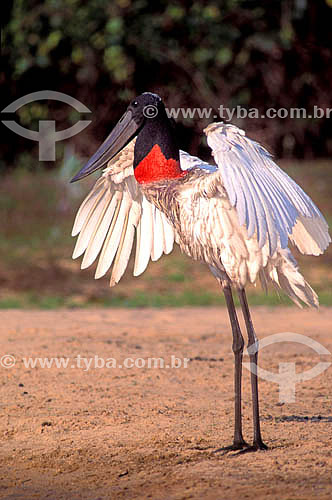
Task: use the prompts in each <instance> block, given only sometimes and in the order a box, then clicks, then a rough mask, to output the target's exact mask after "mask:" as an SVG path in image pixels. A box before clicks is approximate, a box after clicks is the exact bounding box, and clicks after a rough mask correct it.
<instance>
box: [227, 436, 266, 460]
mask: <svg viewBox="0 0 332 500" xmlns="http://www.w3.org/2000/svg"><path fill="white" fill-rule="evenodd" d="M268 449H269V448H268V446H266V444H265V443H263V441H262V440H261V439H260V440H258V441H254V442H253V444H252V445H250V446H247V447H246V448H244V449H242V450H239V451H238V452H237V453H235V454H234V456H237V455H244V454H245V453H250V452H253V451H258V450H263V451H265V450H268Z"/></svg>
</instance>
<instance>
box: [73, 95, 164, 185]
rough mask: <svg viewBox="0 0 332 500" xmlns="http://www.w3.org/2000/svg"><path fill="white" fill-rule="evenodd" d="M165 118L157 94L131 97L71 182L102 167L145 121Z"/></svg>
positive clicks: (161, 103)
mask: <svg viewBox="0 0 332 500" xmlns="http://www.w3.org/2000/svg"><path fill="white" fill-rule="evenodd" d="M165 118H166V119H167V115H166V111H165V106H164V103H163V102H162V100H161V98H160V97H159V96H158V95H157V94H152V93H151V92H144V94H141V95H139V96H138V97H136V98H135V99H133V100H132V101H131V103H130V104H129V106H128V108H127V111H126V112H125V113H124V115H123V116H122V118H121V119H120V120H119V121H118V123H117V124H116V126H115V127H114V129H113V130H112V132H111V133H110V135H109V136H108V137H107V138H106V140H105V141H104V142H103V143H102V145H101V146H100V147H99V148H98V150H97V151H96V153H95V154H94V155H93V156H92V157H91V158H90V160H89V161H88V163H87V164H86V165H85V166H84V167H83V168H82V169H81V170H80V171H79V172H78V174H76V175H75V177H74V178H73V179H72V180H71V182H75V181H78V180H80V179H83V178H84V177H86V176H88V175H90V174H91V173H92V172H94V171H95V170H98V169H99V168H102V167H104V166H105V165H106V164H107V163H108V162H109V160H111V159H112V158H113V157H114V156H115V155H116V154H117V153H119V151H121V149H123V148H124V147H125V146H126V145H127V144H128V143H129V142H130V141H131V140H132V139H133V138H134V137H135V136H137V135H138V134H139V132H140V131H141V130H142V129H143V128H144V126H145V125H146V123H147V122H151V121H155V120H165Z"/></svg>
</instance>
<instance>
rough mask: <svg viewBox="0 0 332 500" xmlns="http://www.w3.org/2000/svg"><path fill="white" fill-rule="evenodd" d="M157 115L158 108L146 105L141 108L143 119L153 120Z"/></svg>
mask: <svg viewBox="0 0 332 500" xmlns="http://www.w3.org/2000/svg"><path fill="white" fill-rule="evenodd" d="M157 114H158V108H157V106H154V105H153V104H147V105H146V106H144V108H143V115H144V116H145V118H155V117H156V116H157Z"/></svg>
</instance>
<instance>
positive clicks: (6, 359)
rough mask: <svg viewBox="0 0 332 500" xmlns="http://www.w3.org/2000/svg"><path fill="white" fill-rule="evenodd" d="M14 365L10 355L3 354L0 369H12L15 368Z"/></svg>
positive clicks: (13, 359) (14, 360) (0, 359)
mask: <svg viewBox="0 0 332 500" xmlns="http://www.w3.org/2000/svg"><path fill="white" fill-rule="evenodd" d="M15 363H16V359H15V358H14V356H12V355H11V354H4V355H3V356H2V357H1V358H0V365H1V366H2V368H12V367H13V366H15Z"/></svg>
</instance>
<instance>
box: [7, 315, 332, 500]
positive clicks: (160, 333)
mask: <svg viewBox="0 0 332 500" xmlns="http://www.w3.org/2000/svg"><path fill="white" fill-rule="evenodd" d="M0 314H1V324H0V333H1V335H0V344H1V345H0V352H1V356H3V355H6V354H8V355H10V356H15V358H16V364H15V366H12V367H7V368H6V367H3V368H1V369H0V377H1V379H0V388H1V389H0V390H1V401H2V409H1V416H0V418H1V427H0V430H1V441H2V446H1V450H0V485H1V486H0V496H1V498H6V499H19V498H24V499H25V498H26V499H33V498H42V499H44V498H45V499H46V498H50V499H56V500H60V499H75V500H79V499H91V500H92V499H93V500H97V499H117V498H119V499H121V498H126V499H127V498H128V499H130V498H144V499H145V498H152V499H187V498H188V499H189V498H194V499H202V498H204V499H240V498H267V499H278V500H279V499H292V500H294V499H298V500H300V499H301V500H303V499H309V498H319V499H328V498H329V499H330V498H331V497H332V409H331V386H332V366H331V367H330V368H329V369H327V370H326V371H324V372H323V373H322V374H321V375H319V376H316V377H315V378H313V379H311V380H308V381H306V382H299V383H298V384H297V385H296V400H295V402H294V403H280V402H279V392H278V385H277V384H276V383H273V382H271V381H266V380H260V399H261V415H262V430H263V437H264V440H265V442H266V443H267V444H268V446H269V450H268V451H265V452H264V451H262V452H257V453H247V454H243V455H234V454H226V455H224V454H222V453H221V452H216V450H218V449H219V448H220V447H222V446H225V445H228V444H230V443H231V441H232V432H233V355H232V351H231V333H230V328H229V324H228V317H227V312H226V309H223V308H188V309H164V310H156V309H141V310H133V309H131V310H124V309H108V310H107V309H98V310H97V309H95V310H91V309H89V310H58V311H52V312H46V311H43V312H40V311H19V310H18V311H14V310H13V311H2V312H1V313H0ZM253 319H254V323H255V326H256V331H257V333H258V335H259V337H260V338H261V339H263V338H264V337H266V336H269V335H272V334H274V333H278V332H295V333H300V334H302V335H306V336H309V337H310V338H312V339H314V340H316V341H318V342H320V343H321V344H322V345H323V346H324V347H325V348H327V349H328V350H330V351H331V352H332V335H331V333H332V310H331V309H327V308H321V309H320V311H319V312H316V311H301V310H298V309H296V308H275V309H268V308H255V309H254V310H253ZM78 356H80V358H79V359H78V360H77V357H78ZM172 356H176V358H178V359H181V361H182V366H181V367H178V368H175V367H173V368H149V367H148V366H145V367H144V368H138V367H133V368H124V367H122V368H120V367H116V368H114V367H111V365H113V366H114V362H115V361H116V362H117V364H118V365H119V364H123V363H128V360H127V361H126V358H131V361H129V364H130V363H131V362H134V361H135V360H138V359H139V360H140V361H135V362H136V363H141V364H143V363H144V362H145V364H146V365H147V363H148V362H149V361H148V358H163V359H164V360H165V363H166V364H168V366H170V365H171V362H172V360H173V363H174V360H175V358H172ZM29 357H33V358H36V357H43V358H44V357H48V358H52V357H57V358H61V357H62V358H65V359H66V358H70V363H69V365H68V367H67V368H64V367H62V368H57V367H56V366H54V365H53V367H51V368H41V366H40V365H38V366H36V367H35V368H32V367H31V366H30V368H28V367H25V365H24V361H23V358H29ZM101 358H103V360H104V362H106V360H108V361H107V362H108V367H104V368H102V367H100V366H101V363H102V361H100V359H101ZM183 358H189V359H190V361H189V362H188V363H187V364H188V366H187V368H184V367H183ZM84 359H86V360H87V362H91V366H90V369H87V366H86V365H85V361H84ZM246 360H247V357H246ZM319 361H324V362H326V361H332V359H331V356H328V355H325V356H324V355H319V354H316V353H315V351H313V350H312V349H310V348H309V347H308V346H305V345H302V344H298V343H296V344H295V343H286V342H282V343H278V344H274V345H271V346H268V347H265V348H264V349H262V351H261V353H260V361H259V364H260V366H261V367H262V368H265V369H266V370H269V371H272V372H275V373H278V370H279V363H281V362H283V363H284V362H289V363H292V362H295V363H296V372H302V371H305V370H309V369H310V368H313V367H314V366H315V365H316V364H317V363H318V362H319ZM2 362H3V364H7V365H9V364H10V363H11V362H13V358H10V357H7V358H2ZM78 365H79V366H78ZM97 365H98V366H99V367H97ZM249 375H250V374H249V372H248V371H247V370H246V369H244V392H243V419H244V433H245V437H246V439H247V440H249V441H250V440H251V437H252V420H251V402H250V378H249Z"/></svg>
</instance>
